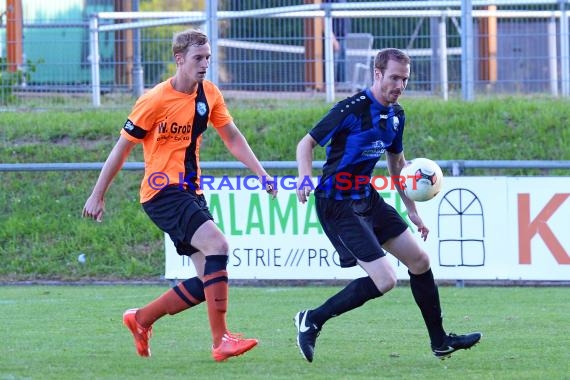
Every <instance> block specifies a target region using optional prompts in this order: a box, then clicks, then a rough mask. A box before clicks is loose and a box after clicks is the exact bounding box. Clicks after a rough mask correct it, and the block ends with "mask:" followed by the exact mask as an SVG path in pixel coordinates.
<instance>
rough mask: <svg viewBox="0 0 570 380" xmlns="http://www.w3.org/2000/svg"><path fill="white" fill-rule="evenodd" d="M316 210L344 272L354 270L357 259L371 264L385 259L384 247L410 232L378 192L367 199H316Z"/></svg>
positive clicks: (374, 192)
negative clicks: (352, 268)
mask: <svg viewBox="0 0 570 380" xmlns="http://www.w3.org/2000/svg"><path fill="white" fill-rule="evenodd" d="M316 208H317V215H318V217H319V220H320V222H321V225H322V226H323V230H324V231H325V234H326V235H327V236H328V238H329V239H330V241H331V243H332V245H333V246H334V248H335V249H336V251H337V252H338V255H339V257H340V266H341V267H343V268H348V267H353V266H355V265H356V260H357V259H358V260H361V261H364V262H370V261H374V260H376V259H378V258H380V257H382V256H385V255H386V254H385V253H384V250H383V249H382V244H384V243H385V242H386V241H388V240H389V239H391V238H393V237H396V236H399V235H400V234H401V233H402V232H404V231H405V230H406V229H407V228H408V225H407V224H406V222H405V221H404V219H402V217H401V216H400V214H398V212H397V211H396V210H395V209H394V207H392V206H390V205H389V204H387V203H386V202H385V201H384V199H383V198H382V197H380V195H379V194H378V192H376V191H372V193H371V195H370V197H368V198H364V199H354V200H335V199H328V198H316Z"/></svg>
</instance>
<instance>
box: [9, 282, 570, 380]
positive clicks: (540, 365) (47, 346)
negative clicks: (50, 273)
mask: <svg viewBox="0 0 570 380" xmlns="http://www.w3.org/2000/svg"><path fill="white" fill-rule="evenodd" d="M166 289H167V287H166V285H164V286H163V285H160V286H159V285H152V286H150V285H139V286H123V285H117V286H2V287H0V308H1V310H2V313H0V325H1V326H2V328H1V329H0V340H1V343H0V379H2V380H4V379H58V380H65V379H73V380H75V379H137V380H140V379H301V378H305V379H367V378H368V379H373V378H374V379H437V380H441V379H549V380H550V379H568V378H570V365H569V363H568V355H569V353H570V349H569V348H568V344H569V343H570V342H569V338H568V315H569V314H570V292H569V291H568V289H567V288H556V287H555V288H488V287H479V288H474V287H473V288H469V287H468V288H454V287H441V288H440V293H441V297H442V304H443V309H444V321H445V325H446V328H447V329H448V330H449V331H453V332H457V333H463V332H467V331H473V330H480V331H482V332H483V339H482V341H481V343H480V344H479V345H478V346H476V347H475V348H474V349H472V350H470V351H464V352H459V353H456V354H454V355H453V357H452V358H450V359H447V360H445V361H440V360H437V359H435V358H434V357H433V356H432V354H431V352H430V350H429V346H428V341H427V333H426V331H425V327H424V325H423V321H422V319H421V317H420V314H419V310H418V309H417V307H416V306H415V304H414V302H413V299H412V296H411V293H410V291H409V288H408V287H407V286H406V285H403V284H402V285H400V286H399V287H398V288H396V289H395V290H394V291H392V292H391V293H389V294H387V295H386V296H384V297H382V298H381V299H378V300H374V301H371V302H369V303H367V304H366V305H364V306H363V307H361V308H359V309H357V310H354V311H352V312H350V313H348V314H345V315H343V316H340V317H338V318H335V319H332V320H331V321H329V323H328V324H327V325H326V326H325V328H324V329H323V332H322V334H321V336H320V338H319V339H318V341H317V347H316V355H315V361H314V362H313V363H307V362H305V361H304V359H302V358H301V356H300V354H299V352H298V350H297V347H296V346H295V328H294V326H293V322H292V318H293V315H294V314H295V313H296V312H297V311H298V310H299V309H301V308H304V307H314V306H316V305H317V304H318V303H320V302H321V301H322V300H324V299H325V298H326V297H329V296H330V295H332V294H333V293H334V292H335V291H336V290H337V289H338V287H242V286H233V287H231V289H230V311H229V314H228V324H229V326H230V328H231V329H233V330H234V331H236V332H243V333H245V334H246V335H248V336H255V337H257V338H259V339H260V345H259V347H257V348H256V349H254V350H253V351H251V352H249V353H247V354H246V355H244V356H241V357H238V358H233V359H230V360H228V361H226V362H223V363H216V362H214V361H213V360H212V359H211V357H210V335H209V329H208V321H207V318H206V311H205V307H204V305H200V306H198V307H196V308H195V309H190V310H188V311H186V312H184V313H181V314H178V315H175V316H171V317H165V318H163V319H161V320H160V321H158V322H157V323H156V324H155V327H154V336H153V338H152V340H151V344H152V353H153V356H152V358H150V359H143V358H139V357H138V356H137V355H136V354H135V349H134V346H133V344H132V338H131V336H130V333H129V332H128V330H127V329H126V328H124V327H123V326H122V321H121V315H122V312H123V311H124V310H125V309H127V308H130V307H136V306H142V305H144V304H145V303H146V302H148V301H150V300H151V299H153V298H154V297H156V296H158V295H159V294H161V293H162V292H164V291H165V290H166Z"/></svg>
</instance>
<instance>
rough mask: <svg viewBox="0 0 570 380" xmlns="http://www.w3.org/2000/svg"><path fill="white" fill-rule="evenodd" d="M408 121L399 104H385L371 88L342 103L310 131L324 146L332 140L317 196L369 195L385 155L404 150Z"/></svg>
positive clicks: (348, 197) (336, 197) (340, 197)
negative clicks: (372, 182)
mask: <svg viewBox="0 0 570 380" xmlns="http://www.w3.org/2000/svg"><path fill="white" fill-rule="evenodd" d="M405 122H406V117H405V114H404V110H403V108H402V107H401V106H400V105H399V104H394V105H392V106H389V107H386V106H383V105H382V104H380V103H379V102H378V101H377V100H376V99H374V97H373V96H372V93H371V92H370V89H366V90H364V91H361V92H359V93H357V94H356V95H353V96H351V97H349V98H347V99H345V100H343V101H340V102H338V103H337V104H336V105H335V106H334V107H333V108H332V109H331V110H330V111H329V112H328V113H327V114H326V115H325V116H324V117H323V118H322V119H321V120H320V121H319V122H318V123H317V125H315V127H314V128H313V129H311V131H309V134H310V135H311V136H312V137H313V138H314V139H315V140H316V141H317V143H318V144H319V145H321V146H325V145H326V144H327V143H329V141H330V143H329V144H328V146H327V147H326V155H327V159H326V162H325V165H324V166H323V174H322V176H321V177H320V179H319V184H318V185H317V188H316V189H315V196H317V197H323V198H333V199H339V200H340V199H362V198H365V197H368V196H369V195H370V191H371V185H370V184H369V183H368V182H369V180H370V178H371V176H372V172H373V170H374V167H375V166H376V163H377V162H378V160H379V159H380V157H382V154H383V153H384V152H385V151H386V150H387V151H389V152H391V153H400V152H402V151H403V150H404V147H403V143H402V135H403V133H404V125H405Z"/></svg>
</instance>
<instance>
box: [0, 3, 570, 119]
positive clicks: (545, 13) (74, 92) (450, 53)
mask: <svg viewBox="0 0 570 380" xmlns="http://www.w3.org/2000/svg"><path fill="white" fill-rule="evenodd" d="M192 3H193V4H195V6H196V7H198V6H199V5H200V4H203V5H204V8H203V9H200V8H195V9H194V8H193V9H191V10H185V11H184V12H181V11H180V9H172V10H170V12H144V13H137V12H134V11H137V10H140V9H144V8H145V5H146V4H147V2H145V0H135V1H113V0H87V1H83V0H59V1H57V2H50V3H49V4H48V3H47V2H41V1H39V0H23V2H22V4H23V10H22V11H23V12H22V14H23V16H22V20H21V26H22V36H21V37H22V38H21V41H19V42H18V41H15V40H14V37H13V36H14V34H13V33H12V34H11V35H9V34H10V33H8V32H9V31H10V30H12V31H13V29H10V28H9V25H12V26H13V25H14V20H12V19H10V17H11V16H10V11H11V10H9V9H5V7H4V9H3V8H2V6H0V13H2V14H3V17H2V21H3V25H6V26H7V27H6V28H5V29H4V28H2V29H1V30H0V42H1V46H0V55H1V56H0V79H1V80H0V103H1V104H0V106H1V107H3V108H12V107H19V106H26V105H29V106H48V105H49V106H65V107H74V106H77V107H84V106H86V105H94V106H99V105H101V104H103V105H105V106H117V105H124V104H131V103H132V98H133V96H138V95H140V93H142V91H144V90H145V89H146V88H150V87H152V86H153V85H155V84H156V83H158V82H160V81H161V80H164V79H165V78H167V77H168V76H169V75H172V74H173V73H174V70H175V67H174V64H173V61H172V58H171V54H170V44H171V38H172V34H173V33H174V32H176V31H178V30H181V29H183V28H187V27H190V26H192V27H199V28H201V29H204V30H205V31H206V32H207V33H208V34H209V36H210V39H211V43H212V47H213V49H212V54H213V55H212V65H211V68H210V72H209V75H210V77H209V79H211V80H213V81H214V82H216V83H217V84H218V85H219V86H220V87H221V88H222V89H223V90H225V91H226V92H228V93H232V92H233V91H236V92H239V93H246V92H247V93H248V94H253V96H260V97H262V96H266V95H267V94H268V93H276V94H279V95H280V96H288V95H290V96H293V97H296V98H298V97H299V96H302V95H308V96H311V97H319V96H321V97H322V98H323V100H326V101H332V100H334V98H336V97H338V96H340V95H344V94H345V93H349V92H351V91H354V90H355V89H356V88H358V87H362V86H365V85H367V84H368V83H369V81H370V71H371V70H370V69H371V64H372V57H373V56H374V55H375V53H376V52H377V51H378V49H380V48H383V47H388V46H390V47H397V48H401V49H403V50H405V51H407V52H408V53H409V54H410V55H411V56H412V59H413V60H412V76H411V80H410V83H409V87H408V91H409V92H411V93H412V94H413V93H418V94H422V95H429V96H436V97H440V98H444V99H447V98H448V97H461V98H463V99H467V100H470V99H473V98H474V97H475V96H487V95H493V94H544V95H549V96H565V97H566V96H569V95H570V64H569V60H570V55H569V53H568V51H569V48H570V46H569V40H568V38H569V33H568V12H567V10H566V8H567V7H568V4H569V1H568V0H548V1H546V0H534V1H509V0H496V1H476V0H473V1H470V0H462V1H459V0H455V1H437V0H431V1H381V2H380V1H358V2H356V1H338V0H337V1H334V0H331V1H326V0H325V1H321V0H279V1H277V0H265V1H261V0H239V1H237V0H226V1H224V0H209V1H192ZM117 4H121V9H120V10H121V12H116V10H117V9H116V8H115V6H116V5H117ZM16 36H17V34H16ZM334 38H337V40H338V41H339V45H338V46H339V47H338V49H336V50H335V46H336V45H335V44H334V43H333V40H334ZM367 38H369V40H370V44H368V43H367V42H366V41H367ZM18 43H21V46H20V48H21V54H20V53H18V52H19V50H18V49H14V46H15V45H14V44H16V45H17V44H18ZM14 51H16V56H14V54H15V53H14ZM8 53H12V55H11V56H10V54H8ZM123 96H124V97H123ZM123 99H124V103H123Z"/></svg>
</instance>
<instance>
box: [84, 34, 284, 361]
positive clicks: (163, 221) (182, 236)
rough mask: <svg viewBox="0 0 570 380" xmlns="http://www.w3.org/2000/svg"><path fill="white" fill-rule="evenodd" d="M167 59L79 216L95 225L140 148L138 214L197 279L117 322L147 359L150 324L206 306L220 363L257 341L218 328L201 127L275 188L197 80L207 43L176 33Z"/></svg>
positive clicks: (212, 92) (218, 239)
mask: <svg viewBox="0 0 570 380" xmlns="http://www.w3.org/2000/svg"><path fill="white" fill-rule="evenodd" d="M172 53H173V55H174V59H175V61H176V74H175V75H174V76H173V77H171V78H169V79H167V80H166V81H164V82H162V83H159V84H158V85H157V86H156V87H154V88H153V89H151V90H150V91H148V92H147V93H145V94H144V95H142V96H141V97H140V98H139V99H138V100H137V102H136V104H135V106H134V107H133V109H132V111H131V113H130V115H129V116H128V119H127V121H126V123H125V125H124V127H123V129H122V130H121V134H120V137H119V140H118V141H117V143H116V145H115V147H114V148H113V150H112V151H111V153H110V154H109V157H108V158H107V160H106V162H105V164H104V166H103V168H102V170H101V173H100V175H99V178H98V180H97V183H96V184H95V187H94V189H93V192H92V193H91V195H90V196H89V198H88V199H87V201H86V203H85V206H84V208H83V216H84V217H88V218H92V219H94V220H96V221H99V222H100V221H101V220H102V218H103V212H104V206H105V193H106V192H107V189H108V188H109V186H110V184H111V182H112V180H113V178H114V177H115V176H116V174H117V173H118V172H119V171H120V169H121V168H122V166H123V164H124V162H125V161H126V159H127V157H128V156H129V154H130V152H131V150H132V149H133V147H134V146H135V145H136V144H139V143H141V144H142V145H143V151H144V161H145V173H144V178H143V180H142V183H141V188H140V201H141V203H142V206H143V209H144V210H145V212H146V213H147V214H148V216H149V217H150V218H151V219H152V221H153V222H154V223H155V224H156V225H157V226H158V227H159V228H160V229H161V230H163V231H164V232H166V233H168V234H169V235H170V238H171V239H172V241H173V242H174V245H175V247H176V250H177V252H178V253H179V254H180V255H187V256H190V258H191V259H192V262H193V264H194V266H195V267H196V272H197V274H198V276H197V277H194V278H190V279H188V280H185V281H183V282H181V283H180V284H178V285H177V286H175V287H173V288H172V289H170V290H168V291H167V292H166V293H164V294H162V295H161V296H160V297H158V298H157V299H155V300H154V301H152V302H150V303H149V304H147V305H146V306H144V307H142V308H139V309H129V310H127V311H126V312H125V313H124V314H123V322H124V324H125V325H126V326H127V327H128V328H129V330H130V331H131V333H132V335H133V337H134V341H135V345H136V348H137V353H138V354H139V355H140V356H146V357H148V356H150V347H149V339H150V337H151V332H152V325H153V323H154V322H155V321H156V320H158V319H159V318H161V317H163V316H165V315H167V314H169V315H173V314H176V313H179V312H181V311H183V310H186V309H188V308H190V307H193V306H195V305H197V304H199V303H201V302H203V301H206V303H207V310H208V318H209V321H210V328H211V332H212V340H213V345H212V356H213V358H214V360H216V361H222V360H225V359H227V358H230V357H232V356H238V355H241V354H243V353H244V352H246V351H248V350H250V349H252V348H253V347H255V346H256V345H257V340H256V339H245V338H242V337H241V336H240V335H237V334H232V333H230V332H229V331H228V329H227V326H226V310H227V306H228V274H227V271H226V266H227V262H228V242H227V240H226V238H225V237H224V235H223V234H222V232H221V231H220V229H219V228H218V227H217V226H216V224H215V223H214V221H213V218H212V215H211V214H210V212H209V210H208V206H207V204H206V200H205V198H204V195H203V194H202V191H201V190H200V186H199V184H200V182H199V181H200V163H199V152H200V142H201V139H202V133H203V132H204V131H205V130H206V128H207V126H208V124H211V125H212V126H213V127H214V128H215V130H216V132H217V133H218V134H219V135H220V137H221V138H222V140H223V141H224V143H225V145H226V147H227V148H228V150H229V151H230V152H231V153H232V155H233V156H234V157H236V158H237V159H238V160H239V161H241V162H243V163H244V164H245V165H246V166H247V167H248V168H249V169H250V170H251V171H252V172H254V173H255V174H256V175H257V176H258V177H259V178H260V180H262V183H263V184H264V185H265V190H266V191H267V192H268V193H269V194H271V195H272V196H273V197H274V196H275V195H276V194H277V188H276V186H275V185H274V182H273V179H272V178H270V177H269V176H268V174H267V172H266V171H265V169H264V168H263V167H262V165H261V164H260V162H259V161H258V159H257V158H256V156H255V154H254V153H253V151H252V150H251V148H250V146H249V144H248V143H247V141H246V139H245V138H244V136H243V135H242V134H241V132H240V131H239V130H238V128H237V127H236V125H235V124H234V122H233V119H232V117H231V115H230V113H229V112H228V109H227V108H226V105H225V103H224V99H223V96H222V94H221V92H220V90H219V89H218V88H217V87H216V86H215V85H214V84H213V83H212V82H210V81H208V80H206V79H205V77H206V72H207V70H208V67H209V65H210V56H211V49H210V44H209V41H208V37H207V36H206V35H205V34H203V33H202V32H200V31H198V30H194V29H190V30H186V31H183V32H180V33H178V34H176V35H175V36H174V39H173V44H172Z"/></svg>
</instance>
